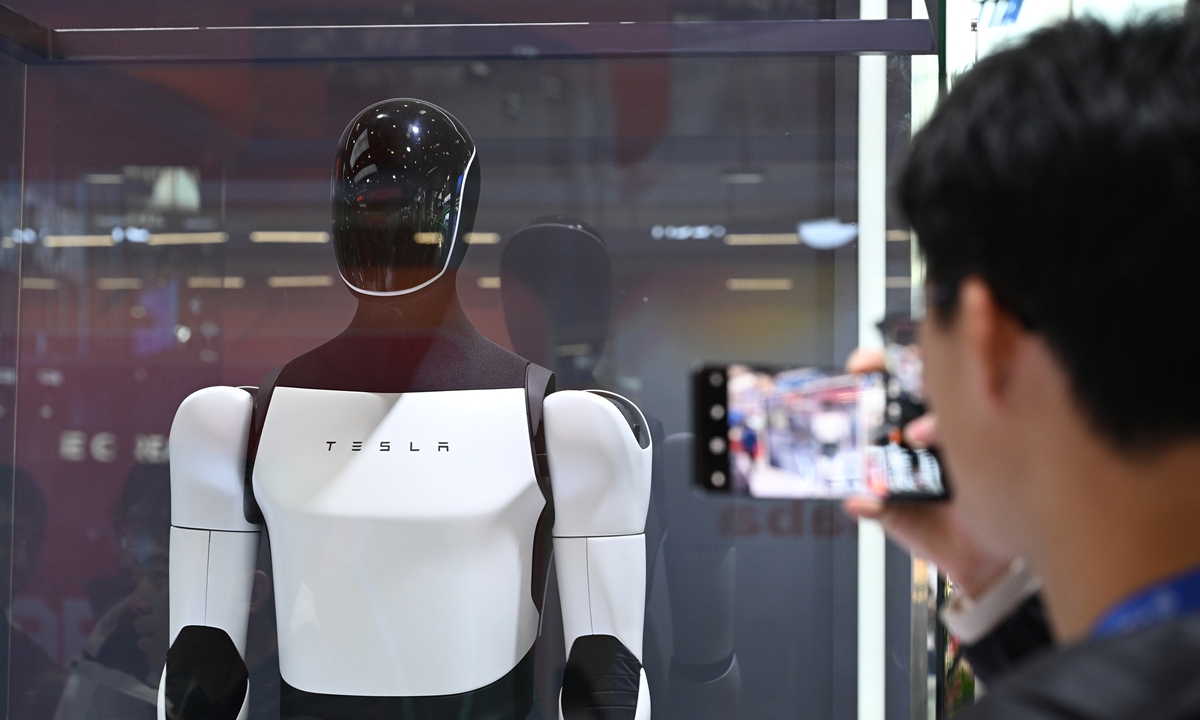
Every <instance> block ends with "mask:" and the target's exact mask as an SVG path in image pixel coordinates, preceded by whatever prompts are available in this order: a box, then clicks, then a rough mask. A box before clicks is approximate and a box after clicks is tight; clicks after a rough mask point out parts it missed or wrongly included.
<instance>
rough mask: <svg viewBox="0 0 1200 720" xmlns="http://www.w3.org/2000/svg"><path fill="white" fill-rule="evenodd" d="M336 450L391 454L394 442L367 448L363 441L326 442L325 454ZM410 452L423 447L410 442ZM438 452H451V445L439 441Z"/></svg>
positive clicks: (381, 443) (384, 442)
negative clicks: (371, 451)
mask: <svg viewBox="0 0 1200 720" xmlns="http://www.w3.org/2000/svg"><path fill="white" fill-rule="evenodd" d="M335 448H337V449H343V450H345V449H349V451H350V452H362V451H363V450H374V451H376V452H391V451H392V441H390V440H380V441H379V445H378V446H376V447H367V444H366V443H365V442H364V441H362V440H352V441H350V442H349V443H345V442H340V441H338V440H326V441H325V452H333V451H334V449H335ZM408 451H409V452H421V446H420V445H418V444H417V443H415V442H412V441H409V443H408ZM437 452H450V443H449V442H447V441H444V440H440V441H438V443H437Z"/></svg>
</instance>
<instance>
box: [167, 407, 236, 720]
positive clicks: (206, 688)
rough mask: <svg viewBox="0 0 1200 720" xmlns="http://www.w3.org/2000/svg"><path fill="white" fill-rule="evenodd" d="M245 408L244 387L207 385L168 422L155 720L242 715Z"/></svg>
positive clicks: (225, 719)
mask: <svg viewBox="0 0 1200 720" xmlns="http://www.w3.org/2000/svg"><path fill="white" fill-rule="evenodd" d="M253 406H254V402H253V398H251V396H250V395H249V393H247V392H246V391H244V390H239V389H236V388H229V387H215V388H207V389H205V390H201V391H199V392H197V393H194V394H193V395H191V396H189V397H188V398H187V399H186V400H184V401H183V404H182V405H180V407H179V411H178V412H177V413H176V415H175V422H174V423H173V424H172V426H171V440H170V448H171V566H170V567H171V570H170V573H171V579H170V595H171V606H170V607H171V610H170V616H171V647H170V649H169V650H168V652H167V665H166V668H165V670H164V672H163V681H162V683H161V684H160V686H159V702H158V716H159V718H160V720H164V719H169V720H234V719H235V718H237V717H239V716H242V715H244V714H245V709H246V697H247V688H248V677H249V676H248V672H247V670H246V664H245V661H244V657H245V653H246V625H247V622H248V620H249V608H250V593H251V589H252V587H253V583H254V566H255V560H256V559H257V555H258V542H259V527H258V526H257V525H253V524H251V523H249V522H247V521H246V518H245V514H244V509H243V507H244V506H243V495H244V492H245V489H244V482H245V480H244V478H245V458H246V440H247V438H248V435H249V425H250V416H251V413H252V410H253Z"/></svg>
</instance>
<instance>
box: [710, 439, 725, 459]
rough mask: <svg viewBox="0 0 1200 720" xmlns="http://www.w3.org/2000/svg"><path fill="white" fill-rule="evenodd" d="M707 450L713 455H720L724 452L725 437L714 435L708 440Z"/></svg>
mask: <svg viewBox="0 0 1200 720" xmlns="http://www.w3.org/2000/svg"><path fill="white" fill-rule="evenodd" d="M708 451H709V452H710V453H712V454H713V455H720V454H721V453H723V452H725V438H723V437H721V436H719V435H718V436H717V437H714V438H713V439H712V440H709V441H708Z"/></svg>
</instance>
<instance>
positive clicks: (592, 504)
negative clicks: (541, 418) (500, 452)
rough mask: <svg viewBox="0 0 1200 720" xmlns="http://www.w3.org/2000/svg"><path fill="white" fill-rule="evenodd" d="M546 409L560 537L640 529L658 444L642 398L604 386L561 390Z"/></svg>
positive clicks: (548, 400)
mask: <svg viewBox="0 0 1200 720" xmlns="http://www.w3.org/2000/svg"><path fill="white" fill-rule="evenodd" d="M544 412H545V427H546V451H547V455H548V458H549V465H550V481H551V484H552V485H553V487H554V509H555V522H554V535H555V537H595V536H602V535H636V534H638V533H641V532H643V531H644V530H645V525H646V509H647V506H648V504H649V502H650V474H651V458H652V452H653V450H652V448H651V441H650V432H649V428H648V426H647V423H646V418H645V417H644V416H643V415H642V413H641V411H640V410H638V408H637V406H636V405H634V404H633V403H632V402H630V401H629V400H626V399H625V398H623V397H621V396H620V395H615V394H613V393H608V392H603V391H599V390H593V391H588V392H580V391H574V390H562V391H559V392H556V393H553V394H551V395H549V396H548V397H547V398H546V400H545V403H544Z"/></svg>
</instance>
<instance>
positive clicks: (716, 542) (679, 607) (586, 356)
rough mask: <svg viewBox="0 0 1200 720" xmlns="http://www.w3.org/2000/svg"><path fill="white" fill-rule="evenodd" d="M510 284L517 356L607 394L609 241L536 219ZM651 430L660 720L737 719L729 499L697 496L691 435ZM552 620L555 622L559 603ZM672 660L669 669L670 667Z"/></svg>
mask: <svg viewBox="0 0 1200 720" xmlns="http://www.w3.org/2000/svg"><path fill="white" fill-rule="evenodd" d="M500 276H501V285H500V293H501V298H502V301H503V305H504V318H505V322H506V324H507V326H508V335H509V338H510V339H511V341H512V344H513V347H514V349H516V350H517V352H519V353H521V354H522V355H524V356H525V357H528V358H531V359H533V360H534V361H535V362H540V363H544V364H546V365H547V366H549V367H551V368H553V369H554V375H555V378H556V379H557V381H558V385H559V387H564V388H587V387H597V386H601V387H603V386H604V381H603V380H602V379H601V377H603V375H604V373H603V372H599V373H598V372H597V370H598V369H600V362H599V361H600V358H601V356H602V355H603V352H604V346H605V344H606V343H607V342H608V336H609V329H610V311H611V307H612V282H613V273H612V264H611V262H610V260H609V255H608V250H607V246H606V244H605V242H604V239H603V237H602V236H601V235H600V233H599V232H598V231H597V230H596V229H595V228H593V227H591V226H589V225H588V224H587V223H584V222H582V221H580V220H577V219H575V218H569V217H564V216H546V217H541V218H537V219H536V220H533V221H532V222H530V223H529V224H527V225H526V226H525V227H523V228H521V229H520V230H518V231H517V232H516V233H514V234H513V235H512V236H511V237H510V238H508V240H507V241H506V242H505V244H504V250H503V253H502V255H501V258H500ZM598 375H599V376H601V377H598ZM646 419H647V422H648V424H649V426H650V431H651V433H650V434H651V437H652V439H653V443H654V446H655V453H654V472H653V478H654V479H653V483H652V488H653V489H652V492H651V502H650V509H651V512H650V515H649V517H648V520H647V523H646V538H647V553H648V557H647V560H648V562H647V566H648V567H647V584H648V587H651V588H653V585H652V583H653V581H654V580H653V579H654V577H655V575H656V573H655V562H654V560H655V558H656V557H661V558H662V568H663V570H665V572H661V573H660V577H661V576H662V575H665V579H666V585H667V586H668V589H669V590H668V593H667V595H668V597H669V609H670V612H669V615H670V618H669V619H667V618H661V617H660V618H658V625H659V629H660V632H659V633H651V632H649V631H650V630H651V628H652V626H653V623H654V620H655V618H654V617H653V615H652V614H651V615H648V616H647V618H646V627H647V631H648V632H647V637H646V643H645V647H644V652H645V657H644V658H643V665H644V667H645V668H646V671H647V673H648V675H649V677H650V681H651V683H652V684H653V685H654V689H655V695H654V698H655V710H654V711H655V714H656V716H657V717H659V718H660V720H662V719H663V718H667V717H674V718H684V719H686V720H709V719H713V720H716V719H718V718H721V719H723V718H731V717H737V715H738V708H739V695H740V693H741V671H740V669H739V666H738V659H737V654H736V653H735V651H734V591H735V589H736V580H737V548H736V547H735V546H734V543H733V539H732V538H731V537H728V536H723V535H721V534H720V533H719V531H718V528H719V527H720V520H719V516H720V514H721V511H722V510H724V509H727V506H728V504H729V502H730V498H729V496H727V495H724V494H717V495H712V494H704V493H702V492H700V491H699V490H698V489H697V487H696V485H695V482H694V480H693V478H692V467H691V463H692V443H693V438H692V435H691V433H677V434H675V435H671V436H670V437H665V438H664V437H663V432H662V423H660V422H658V421H657V420H655V419H654V417H652V416H647V417H646ZM671 519H674V522H670V520H671ZM661 591H662V588H659V592H661ZM547 610H548V612H547V615H546V619H550V618H551V617H552V613H553V612H554V607H553V603H551V604H550V605H549V606H548V608H547ZM666 625H669V626H670V629H671V631H670V637H671V643H670V645H671V646H670V647H657V646H656V643H654V641H653V640H654V638H653V637H652V635H657V636H659V637H661V636H662V634H663V633H662V632H661V628H663V627H664V626H666ZM545 645H546V646H549V645H550V643H548V642H547V643H545ZM656 650H657V652H656ZM560 652H561V651H560ZM542 655H553V652H545V653H542ZM542 655H539V658H538V662H539V664H540V663H543V662H544V658H543V657H542ZM656 656H657V657H656ZM667 658H669V668H667V667H664V665H665V664H666V661H667ZM656 661H657V662H656ZM668 691H669V692H668Z"/></svg>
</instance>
